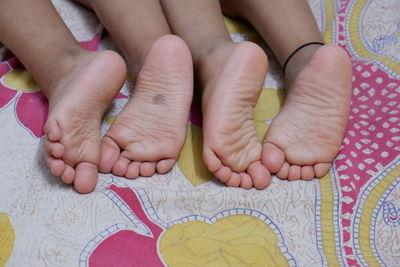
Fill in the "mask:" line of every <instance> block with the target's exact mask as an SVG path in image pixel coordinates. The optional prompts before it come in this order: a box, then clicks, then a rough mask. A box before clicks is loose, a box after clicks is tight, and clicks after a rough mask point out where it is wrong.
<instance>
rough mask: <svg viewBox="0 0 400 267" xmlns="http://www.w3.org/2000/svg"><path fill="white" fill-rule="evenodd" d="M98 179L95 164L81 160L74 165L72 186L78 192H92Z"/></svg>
mask: <svg viewBox="0 0 400 267" xmlns="http://www.w3.org/2000/svg"><path fill="white" fill-rule="evenodd" d="M97 180H98V172H97V166H96V165H95V164H93V163H89V162H81V163H79V164H78V165H77V166H76V167H75V179H74V187H75V189H76V191H78V192H79V193H83V194H86V193H90V192H92V191H93V190H94V189H95V187H96V183H97Z"/></svg>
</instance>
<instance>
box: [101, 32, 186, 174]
mask: <svg viewBox="0 0 400 267" xmlns="http://www.w3.org/2000/svg"><path fill="white" fill-rule="evenodd" d="M192 65H193V63H192V59H191V55H190V51H189V49H188V48H187V46H186V44H185V43H184V41H182V40H181V39H180V38H178V37H176V36H174V35H165V36H163V37H161V38H160V39H158V40H157V41H156V42H155V43H154V44H153V46H152V48H151V49H150V51H149V53H148V54H147V58H146V60H145V62H144V65H143V67H142V70H141V71H140V73H139V75H138V78H137V80H136V86H135V88H134V91H133V96H132V99H131V100H130V101H129V102H128V104H127V105H126V106H125V108H124V109H123V111H122V112H121V113H120V114H119V115H118V116H117V118H116V119H115V121H114V123H113V124H112V125H111V128H110V129H109V131H108V132H107V133H106V135H105V136H104V138H103V143H102V155H101V161H100V165H99V169H100V171H101V172H105V173H108V172H111V171H112V172H113V173H114V174H115V175H118V176H125V177H126V178H131V179H133V178H136V177H138V176H139V175H140V176H151V175H153V174H154V173H155V172H156V171H157V172H158V173H166V172H168V171H169V170H170V169H171V168H172V167H173V165H174V164H175V161H176V158H177V157H178V155H179V153H180V151H181V149H182V147H183V144H184V141H185V138H186V130H187V123H188V118H189V110H190V104H191V101H192V95H193V67H192Z"/></svg>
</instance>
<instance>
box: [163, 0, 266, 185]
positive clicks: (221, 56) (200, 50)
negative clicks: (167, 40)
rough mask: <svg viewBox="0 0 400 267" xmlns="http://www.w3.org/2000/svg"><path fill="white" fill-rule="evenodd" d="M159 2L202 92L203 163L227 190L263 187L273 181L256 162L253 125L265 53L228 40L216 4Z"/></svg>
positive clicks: (258, 148) (175, 0)
mask: <svg viewBox="0 0 400 267" xmlns="http://www.w3.org/2000/svg"><path fill="white" fill-rule="evenodd" d="M161 2H162V5H163V8H164V11H165V13H166V16H167V19H168V21H169V23H170V25H171V27H172V29H173V31H174V32H175V33H177V34H178V35H179V36H181V37H182V38H183V39H184V40H185V41H186V42H187V43H188V45H189V47H190V48H191V51H192V55H193V59H194V66H195V70H196V72H197V74H198V78H199V81H200V84H201V87H202V88H203V91H202V111H203V134H204V146H203V159H204V162H205V164H206V165H207V167H208V169H209V170H210V171H211V172H213V173H214V174H215V176H216V177H217V178H218V179H220V180H221V181H222V182H224V183H226V184H227V185H228V186H240V187H243V188H250V187H252V186H254V187H256V188H259V189H261V188H265V187H266V186H267V185H268V184H269V183H270V180H271V176H270V174H269V172H268V171H267V169H266V168H265V167H264V166H263V165H262V164H261V161H260V160H261V149H262V146H261V143H260V141H259V140H258V137H257V133H256V129H255V124H254V120H253V107H254V106H255V104H256V102H257V99H258V96H259V94H260V92H261V89H262V85H263V83H264V79H265V75H266V72H267V67H268V66H267V65H268V62H267V58H266V56H265V54H264V52H263V51H262V49H261V48H259V47H258V46H257V45H255V44H252V43H249V42H243V43H239V44H235V43H233V42H232V41H231V39H230V36H229V33H228V32H227V29H226V27H225V24H224V21H223V17H222V13H221V9H220V6H219V3H218V2H217V1H214V0H202V1H197V0H162V1H161ZM205 22H206V23H205ZM204 25H207V27H204Z"/></svg>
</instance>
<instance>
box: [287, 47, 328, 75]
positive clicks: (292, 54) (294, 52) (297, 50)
mask: <svg viewBox="0 0 400 267" xmlns="http://www.w3.org/2000/svg"><path fill="white" fill-rule="evenodd" d="M315 44H318V45H325V44H324V43H321V42H309V43H305V44H303V45H301V46H300V47H298V48H297V49H296V50H294V51H293V52H292V53H291V54H290V56H289V57H288V58H287V59H286V61H285V64H284V65H283V76H285V72H286V66H287V64H288V63H289V60H290V59H291V58H292V57H293V56H294V55H295V54H296V53H297V52H299V51H300V50H301V49H303V48H304V47H306V46H310V45H315Z"/></svg>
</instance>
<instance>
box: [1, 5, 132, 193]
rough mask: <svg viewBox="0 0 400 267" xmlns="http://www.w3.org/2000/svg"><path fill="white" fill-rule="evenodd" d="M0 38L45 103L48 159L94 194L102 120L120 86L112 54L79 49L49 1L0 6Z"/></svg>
mask: <svg viewBox="0 0 400 267" xmlns="http://www.w3.org/2000/svg"><path fill="white" fill-rule="evenodd" d="M0 12H1V15H0V38H1V42H2V43H4V45H6V46H7V47H8V48H9V49H10V50H11V51H12V52H13V53H14V54H15V55H16V56H17V57H18V58H19V59H20V60H21V61H22V63H23V64H24V65H25V67H26V68H27V69H28V70H29V71H30V72H31V73H32V75H33V77H34V78H35V79H36V81H37V82H38V83H39V85H40V87H41V88H42V89H43V91H44V93H45V94H46V96H47V98H48V100H49V115H48V119H47V122H46V125H45V133H46V135H47V138H48V139H47V140H46V141H45V149H46V151H47V155H46V161H47V164H48V166H49V168H50V170H51V172H52V173H53V174H54V175H56V176H61V178H62V180H63V181H64V182H66V183H72V182H73V183H74V186H75V188H76V190H77V191H79V192H82V193H86V192H89V191H92V190H93V189H94V187H95V185H96V182H97V164H98V162H99V160H100V148H101V138H100V121H101V119H102V115H103V113H104V112H105V110H106V109H107V107H108V106H109V104H110V103H111V102H112V100H113V98H114V97H115V95H116V94H117V93H118V91H119V89H120V87H121V86H122V84H123V82H124V77H125V64H124V62H123V60H122V58H121V57H120V56H119V55H118V54H116V53H114V52H111V51H103V52H89V51H86V50H84V49H82V48H81V47H80V46H79V44H78V43H77V42H76V40H75V39H74V37H73V36H72V34H71V33H70V32H69V31H68V29H67V28H66V26H65V25H64V23H63V22H62V20H61V18H60V17H59V16H58V14H57V12H56V11H55V9H54V7H53V6H52V4H51V2H50V1H42V0H20V1H13V0H4V1H1V2H0Z"/></svg>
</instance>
